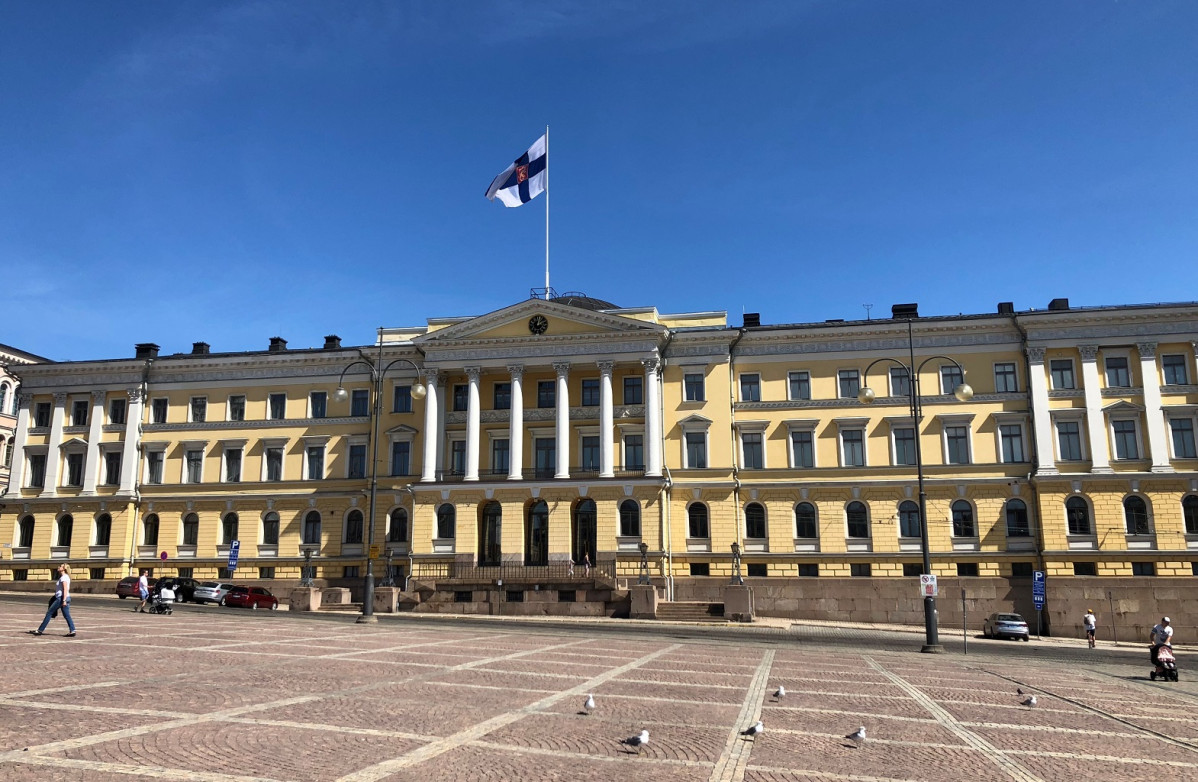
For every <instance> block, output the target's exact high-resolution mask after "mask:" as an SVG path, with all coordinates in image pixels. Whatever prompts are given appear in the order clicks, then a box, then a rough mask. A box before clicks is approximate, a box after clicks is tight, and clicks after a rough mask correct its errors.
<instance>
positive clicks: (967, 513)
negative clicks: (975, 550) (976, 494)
mask: <svg viewBox="0 0 1198 782" xmlns="http://www.w3.org/2000/svg"><path fill="white" fill-rule="evenodd" d="M953 536H954V537H958V538H976V537H977V536H978V528H977V525H976V524H974V522H973V506H972V505H970V504H969V502H968V501H966V500H957V501H956V502H954V503H953Z"/></svg>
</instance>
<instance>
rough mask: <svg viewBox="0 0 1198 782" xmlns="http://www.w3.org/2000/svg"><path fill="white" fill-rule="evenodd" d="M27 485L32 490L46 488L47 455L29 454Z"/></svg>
mask: <svg viewBox="0 0 1198 782" xmlns="http://www.w3.org/2000/svg"><path fill="white" fill-rule="evenodd" d="M26 485H27V486H28V487H29V488H31V489H44V488H46V454H44V453H31V454H29V482H28V483H27V484H26Z"/></svg>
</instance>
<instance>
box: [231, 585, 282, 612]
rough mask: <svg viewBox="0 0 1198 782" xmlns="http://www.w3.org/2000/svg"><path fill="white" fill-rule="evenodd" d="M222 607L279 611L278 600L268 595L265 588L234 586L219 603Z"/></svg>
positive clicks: (268, 592) (267, 590)
mask: <svg viewBox="0 0 1198 782" xmlns="http://www.w3.org/2000/svg"><path fill="white" fill-rule="evenodd" d="M220 604H221V605H223V606H232V607H233V608H253V609H258V608H269V609H270V610H271V611H277V610H279V599H278V598H277V597H275V596H274V595H272V594H271V593H270V590H269V589H266V588H265V587H246V586H235V587H233V588H232V589H230V590H229V593H228V594H226V595H225V597H224V599H223V600H221V601H220Z"/></svg>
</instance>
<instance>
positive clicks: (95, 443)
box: [80, 390, 108, 494]
mask: <svg viewBox="0 0 1198 782" xmlns="http://www.w3.org/2000/svg"><path fill="white" fill-rule="evenodd" d="M107 396H108V392H107V391H98V390H97V391H92V411H91V418H90V419H89V420H88V425H87V461H86V463H85V465H84V467H83V491H82V492H80V493H81V494H95V493H96V482H97V481H98V480H99V477H100V467H99V464H98V462H99V461H100V433H101V432H102V431H103V426H104V399H105V397H107Z"/></svg>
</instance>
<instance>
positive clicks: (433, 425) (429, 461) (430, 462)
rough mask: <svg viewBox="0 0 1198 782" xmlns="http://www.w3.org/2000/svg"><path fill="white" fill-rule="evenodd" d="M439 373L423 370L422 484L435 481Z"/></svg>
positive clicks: (438, 434)
mask: <svg viewBox="0 0 1198 782" xmlns="http://www.w3.org/2000/svg"><path fill="white" fill-rule="evenodd" d="M438 380H439V373H438V372H437V370H435V369H429V368H427V367H425V370H424V388H425V392H426V393H425V397H424V459H423V460H422V461H421V464H420V480H421V481H423V482H424V483H429V482H431V481H435V480H437V441H438V440H439V439H440V438H441V433H440V432H439V431H438V430H437V407H438V404H437V382H438Z"/></svg>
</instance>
